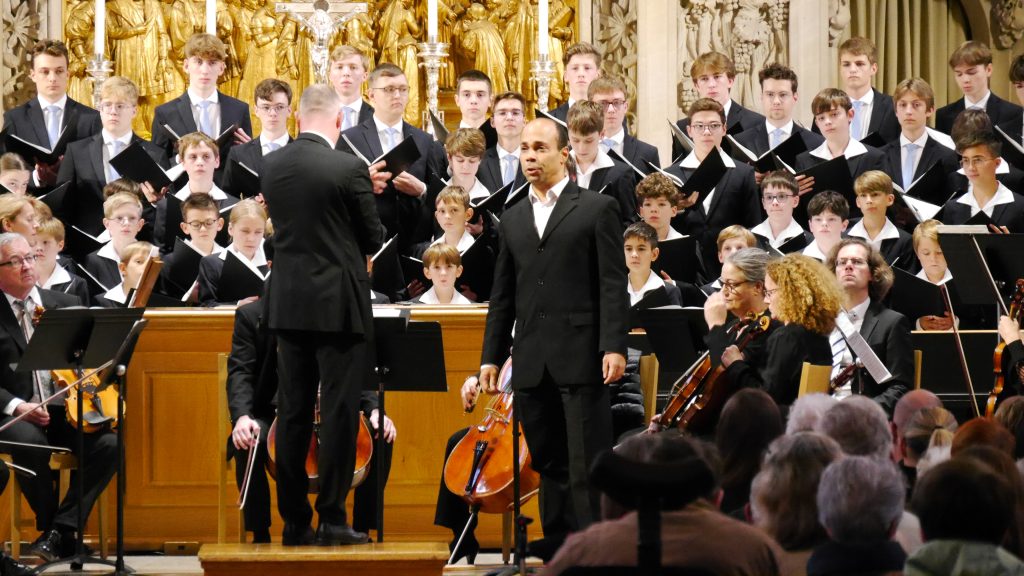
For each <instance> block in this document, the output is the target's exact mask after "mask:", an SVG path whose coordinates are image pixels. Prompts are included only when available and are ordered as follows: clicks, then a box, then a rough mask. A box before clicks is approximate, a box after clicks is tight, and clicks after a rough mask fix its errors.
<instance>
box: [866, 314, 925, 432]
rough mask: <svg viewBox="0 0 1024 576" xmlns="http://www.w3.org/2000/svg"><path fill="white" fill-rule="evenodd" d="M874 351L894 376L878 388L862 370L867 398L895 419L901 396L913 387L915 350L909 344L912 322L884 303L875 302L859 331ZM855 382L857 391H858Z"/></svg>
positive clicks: (878, 385)
mask: <svg viewBox="0 0 1024 576" xmlns="http://www.w3.org/2000/svg"><path fill="white" fill-rule="evenodd" d="M860 335H861V336H863V337H864V340H866V341H867V343H868V345H869V346H871V350H872V351H873V352H874V353H875V354H876V355H877V356H878V359H879V360H881V361H882V363H883V364H885V367H886V368H887V369H888V370H889V373H890V374H892V380H890V381H888V382H886V383H885V384H878V383H876V382H875V381H874V380H873V379H872V378H871V375H870V374H868V371H867V370H865V369H862V372H863V374H862V376H863V382H864V395H865V396H870V397H872V398H874V399H875V401H876V402H878V403H879V404H881V405H882V408H885V411H886V413H888V414H889V417H890V418H891V417H892V411H893V408H895V407H896V402H897V401H898V400H899V399H900V397H901V396H903V395H904V394H906V393H907V391H908V390H910V389H911V388H912V387H913V386H914V350H913V347H912V346H911V343H910V321H908V320H907V317H906V316H904V315H903V314H900V313H899V312H896V311H895V310H890V309H889V308H886V307H885V306H884V305H882V303H881V302H875V301H872V302H871V304H870V305H869V306H868V310H867V312H866V313H865V314H864V321H863V323H862V324H861V327H860ZM856 382H857V381H856V380H854V385H853V388H854V391H857V384H856Z"/></svg>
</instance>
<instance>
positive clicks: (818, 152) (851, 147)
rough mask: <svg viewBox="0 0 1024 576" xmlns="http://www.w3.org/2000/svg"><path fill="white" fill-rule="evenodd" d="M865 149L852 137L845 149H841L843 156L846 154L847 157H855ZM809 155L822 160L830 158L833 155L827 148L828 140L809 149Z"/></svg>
mask: <svg viewBox="0 0 1024 576" xmlns="http://www.w3.org/2000/svg"><path fill="white" fill-rule="evenodd" d="M867 151H868V149H867V148H866V147H865V146H864V145H863V144H861V143H860V142H859V141H857V140H854V139H853V138H850V142H849V143H848V144H847V145H846V150H843V156H846V158H847V159H850V158H855V157H857V156H860V155H861V154H864V153H865V152H867ZM811 156H815V157H818V158H821V159H823V160H831V159H832V158H833V156H832V153H831V152H829V150H828V140H826V141H824V142H822V143H821V146H818V147H817V148H815V149H814V150H811Z"/></svg>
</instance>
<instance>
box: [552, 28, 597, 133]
mask: <svg viewBox="0 0 1024 576" xmlns="http://www.w3.org/2000/svg"><path fill="white" fill-rule="evenodd" d="M562 65H563V66H564V67H565V72H564V73H563V74H562V80H563V81H564V82H565V84H566V86H568V87H569V99H568V100H567V101H566V102H565V103H564V104H562V105H561V106H559V107H558V108H555V109H554V110H552V111H551V115H552V116H554V117H555V118H558V119H559V120H561V121H562V122H565V121H566V119H567V118H568V117H569V109H570V108H572V107H573V106H574V105H575V104H576V103H577V102H579V101H580V100H586V99H587V89H588V88H590V83H591V82H593V81H594V80H595V79H597V78H598V77H600V76H601V51H600V50H598V49H597V46H594V45H593V44H590V43H589V42H577V43H576V44H573V45H572V46H569V47H568V48H566V49H565V54H563V55H562Z"/></svg>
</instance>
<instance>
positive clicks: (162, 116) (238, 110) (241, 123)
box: [151, 90, 252, 186]
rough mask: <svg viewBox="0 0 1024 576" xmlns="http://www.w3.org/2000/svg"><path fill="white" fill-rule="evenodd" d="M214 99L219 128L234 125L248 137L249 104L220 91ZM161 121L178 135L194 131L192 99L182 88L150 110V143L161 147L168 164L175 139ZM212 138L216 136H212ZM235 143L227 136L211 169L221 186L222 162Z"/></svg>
mask: <svg viewBox="0 0 1024 576" xmlns="http://www.w3.org/2000/svg"><path fill="white" fill-rule="evenodd" d="M217 102H218V104H219V105H220V130H221V131H222V132H223V131H224V130H227V129H228V128H229V127H230V126H231V125H232V124H237V125H238V127H239V128H241V129H242V131H243V132H245V133H246V134H248V135H250V136H252V118H251V117H250V116H249V105H248V104H246V103H245V102H242V101H241V100H238V99H236V98H232V97H231V96H228V95H227V94H224V93H223V92H221V91H219V90H218V91H217ZM164 124H166V125H168V126H170V127H171V130H174V133H175V134H177V135H178V136H179V137H180V136H184V135H185V134H190V133H192V132H198V131H199V128H198V127H197V126H196V119H195V116H194V115H193V114H192V100H191V99H190V98H189V97H188V92H187V91H186V92H185V93H184V94H182V95H181V96H178V97H177V98H175V99H174V100H171V101H170V102H166V103H164V104H161V105H159V106H157V107H156V110H154V111H153V128H152V130H151V133H152V135H153V136H152V137H153V144H156V145H157V146H159V147H160V148H162V149H163V150H164V154H166V156H167V158H168V159H170V162H171V163H172V164H174V163H177V160H175V158H177V155H178V150H177V143H178V141H177V139H175V137H174V136H173V135H172V134H170V133H169V132H168V131H167V129H166V128H164ZM214 139H216V136H214ZM234 145H235V139H234V137H231V138H228V141H227V143H226V144H225V145H224V146H222V147H221V148H220V167H219V168H217V171H216V172H214V175H213V181H214V182H216V183H217V185H218V186H221V183H222V180H221V179H222V178H223V177H224V165H225V164H226V163H227V159H228V152H230V151H231V148H232V147H234Z"/></svg>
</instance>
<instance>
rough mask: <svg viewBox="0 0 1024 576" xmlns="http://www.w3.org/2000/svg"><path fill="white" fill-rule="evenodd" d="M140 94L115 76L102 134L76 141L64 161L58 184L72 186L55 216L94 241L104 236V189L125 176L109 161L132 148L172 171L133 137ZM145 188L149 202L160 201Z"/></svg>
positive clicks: (104, 105)
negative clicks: (141, 149) (102, 233)
mask: <svg viewBox="0 0 1024 576" xmlns="http://www.w3.org/2000/svg"><path fill="white" fill-rule="evenodd" d="M138 101H139V90H138V88H137V87H136V86H135V84H134V83H133V82H132V81H131V80H129V79H127V78H125V77H123V76H113V77H111V78H108V79H107V80H106V82H104V83H103V87H102V88H101V89H100V118H101V119H102V122H103V130H102V131H101V132H100V133H99V134H96V135H95V136H93V137H91V138H86V139H83V140H79V141H78V142H72V143H71V144H69V145H68V149H67V153H65V155H64V160H63V161H62V162H61V166H60V172H59V173H58V175H57V182H58V183H63V182H71V186H70V187H69V189H68V191H67V193H66V194H65V196H64V198H65V200H64V203H63V205H61V206H57V207H56V208H57V210H56V216H57V217H58V218H60V219H61V220H63V221H64V222H65V223H66V224H67V225H69V226H77V227H78V228H80V229H82V230H84V231H85V232H87V233H89V234H92V235H94V236H96V235H99V234H100V233H101V232H103V187H104V186H106V185H107V184H109V183H111V182H113V181H115V180H117V179H118V178H120V177H121V175H120V174H119V173H118V172H117V170H115V169H114V167H113V166H111V165H110V159H111V158H113V157H115V156H117V155H118V154H120V153H121V152H122V151H123V150H124V149H125V148H127V147H128V146H129V145H131V144H133V143H137V144H138V145H140V146H142V148H143V150H145V151H146V153H147V154H149V156H150V157H151V158H153V160H155V161H156V162H157V164H159V165H160V166H162V167H164V168H166V167H167V159H166V158H165V157H164V153H163V150H162V149H161V148H159V147H158V146H155V145H153V144H151V143H150V142H148V141H146V140H143V139H142V138H139V137H138V136H136V135H135V134H134V133H133V132H132V120H133V119H134V118H135V115H136V113H137V105H138ZM140 188H141V189H142V191H143V192H144V194H145V195H146V198H147V199H148V200H149V201H150V202H155V201H156V200H158V199H159V191H156V190H154V189H153V187H152V186H151V185H150V184H149V183H148V182H142V183H140Z"/></svg>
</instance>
